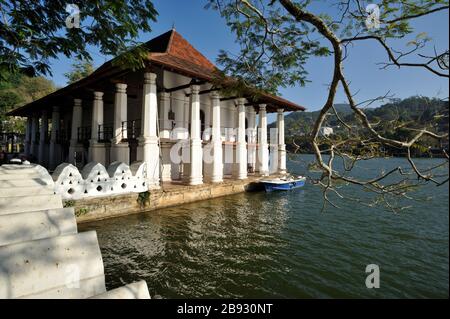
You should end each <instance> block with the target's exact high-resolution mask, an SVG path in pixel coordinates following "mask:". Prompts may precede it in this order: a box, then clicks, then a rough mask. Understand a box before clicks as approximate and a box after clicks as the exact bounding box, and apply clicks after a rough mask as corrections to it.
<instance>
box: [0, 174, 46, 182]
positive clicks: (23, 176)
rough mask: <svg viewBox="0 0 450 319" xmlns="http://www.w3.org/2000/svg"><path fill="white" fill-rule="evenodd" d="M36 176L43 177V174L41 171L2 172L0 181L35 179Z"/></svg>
mask: <svg viewBox="0 0 450 319" xmlns="http://www.w3.org/2000/svg"><path fill="white" fill-rule="evenodd" d="M34 178H42V175H41V174H40V173H39V172H33V173H19V172H16V173H6V174H4V173H2V172H0V181H3V180H10V179H13V180H18V179H19V180H20V179H34Z"/></svg>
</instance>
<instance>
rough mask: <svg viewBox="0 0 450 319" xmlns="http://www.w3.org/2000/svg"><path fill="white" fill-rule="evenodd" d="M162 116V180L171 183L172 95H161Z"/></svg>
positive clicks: (165, 93) (162, 93)
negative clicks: (170, 113) (170, 116)
mask: <svg viewBox="0 0 450 319" xmlns="http://www.w3.org/2000/svg"><path fill="white" fill-rule="evenodd" d="M159 101H160V107H159V109H160V110H161V114H159V117H160V123H161V128H160V135H159V136H160V139H164V140H160V146H161V180H162V181H163V182H169V181H171V180H172V162H171V160H170V149H171V146H172V144H171V143H170V142H169V141H168V140H169V139H170V131H171V130H172V121H170V120H169V112H170V93H167V92H161V93H160V94H159Z"/></svg>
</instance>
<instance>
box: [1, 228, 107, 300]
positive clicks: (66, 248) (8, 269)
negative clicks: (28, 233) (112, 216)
mask: <svg viewBox="0 0 450 319" xmlns="http://www.w3.org/2000/svg"><path fill="white" fill-rule="evenodd" d="M103 271H104V269H103V260H102V256H101V253H100V248H99V246H98V241H97V234H96V232H95V231H89V232H84V233H80V234H76V235H66V236H58V237H53V238H48V239H41V240H35V241H28V242H23V243H19V244H14V245H8V246H2V247H0V298H20V297H25V296H29V295H34V296H36V295H38V294H40V293H42V294H43V295H45V297H47V294H46V292H48V291H53V290H54V289H55V287H66V288H68V289H71V288H73V289H83V290H84V292H81V291H79V292H77V294H78V295H83V294H84V293H86V294H89V293H91V292H92V291H93V290H95V291H94V292H95V293H94V294H99V293H103V292H105V291H106V288H105V287H104V285H103V287H100V288H102V289H101V290H102V291H99V287H98V282H97V281H95V287H92V286H90V285H89V284H86V285H82V284H81V283H80V281H83V280H86V279H90V278H95V277H99V276H103ZM103 283H104V279H103ZM77 286H78V287H79V288H77ZM61 296H62V295H61ZM91 296H92V294H91ZM62 297H63V296H62Z"/></svg>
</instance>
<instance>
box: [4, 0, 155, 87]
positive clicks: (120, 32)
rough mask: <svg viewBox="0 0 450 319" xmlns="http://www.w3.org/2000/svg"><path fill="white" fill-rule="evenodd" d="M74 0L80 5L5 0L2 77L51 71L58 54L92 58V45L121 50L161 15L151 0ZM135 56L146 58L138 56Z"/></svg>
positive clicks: (107, 50) (115, 52)
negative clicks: (50, 61) (51, 60)
mask: <svg viewBox="0 0 450 319" xmlns="http://www.w3.org/2000/svg"><path fill="white" fill-rule="evenodd" d="M70 3H71V4H73V5H76V6H77V7H74V6H69V7H68V6H67V5H68V2H67V1H62V0H39V1H29V0H0V39H1V41H0V79H2V78H3V79H5V78H6V77H7V76H8V74H9V73H11V72H16V71H18V70H21V71H23V72H24V73H25V74H27V75H29V76H35V75H38V74H43V75H45V74H49V73H51V71H50V67H49V60H50V59H52V58H57V56H58V54H63V55H65V56H67V57H75V58H77V59H80V60H90V58H91V54H90V52H89V50H88V46H89V45H93V46H99V47H100V51H101V53H103V54H105V55H112V56H116V55H119V54H120V53H123V52H126V51H128V49H129V47H130V46H133V45H136V42H135V39H136V38H137V36H138V34H139V32H140V31H144V32H148V31H151V27H150V22H151V21H155V20H156V17H157V12H156V10H155V8H154V6H153V3H152V1H151V0H127V1H123V0H103V1H84V0H71V1H70ZM68 9H70V10H68ZM77 9H78V10H77ZM69 12H70V13H69ZM78 19H79V27H78V24H77V22H78V21H77V20H78ZM125 57H126V55H125ZM137 57H139V55H138V56H137ZM130 61H132V62H134V63H138V64H139V62H142V60H141V59H138V60H137V61H136V56H133V58H132V59H130ZM122 62H127V61H122Z"/></svg>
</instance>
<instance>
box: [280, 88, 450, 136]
mask: <svg viewBox="0 0 450 319" xmlns="http://www.w3.org/2000/svg"><path fill="white" fill-rule="evenodd" d="M334 107H335V109H336V111H337V113H338V114H339V117H341V118H342V119H343V120H345V122H346V123H348V124H350V125H353V124H356V118H355V115H354V113H353V112H352V110H351V108H350V105H348V104H335V105H334ZM448 107H449V104H448V101H442V100H439V99H434V98H427V97H419V96H413V97H410V98H407V99H404V100H400V99H393V100H391V101H390V102H389V103H386V104H384V105H382V106H380V107H378V108H366V109H365V113H366V114H367V116H368V118H369V119H370V120H371V121H373V122H379V121H381V122H383V123H388V122H392V121H395V122H397V123H399V122H400V123H409V124H408V125H409V126H411V125H412V126H418V127H423V126H424V125H425V126H430V125H432V126H433V127H434V128H435V129H436V130H438V131H440V132H445V131H446V132H448ZM319 112H320V111H314V112H295V113H291V114H289V115H287V116H286V118H285V131H286V138H291V137H294V136H303V135H305V134H308V133H310V132H311V130H312V127H313V125H314V123H315V121H316V119H317V117H318V115H319ZM271 126H275V123H272V124H271ZM324 126H329V127H332V128H334V130H335V132H339V131H340V130H343V128H342V124H341V123H340V122H339V120H338V119H337V117H336V116H335V115H334V114H332V113H331V114H330V116H329V117H328V118H327V121H326V123H325V124H324Z"/></svg>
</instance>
